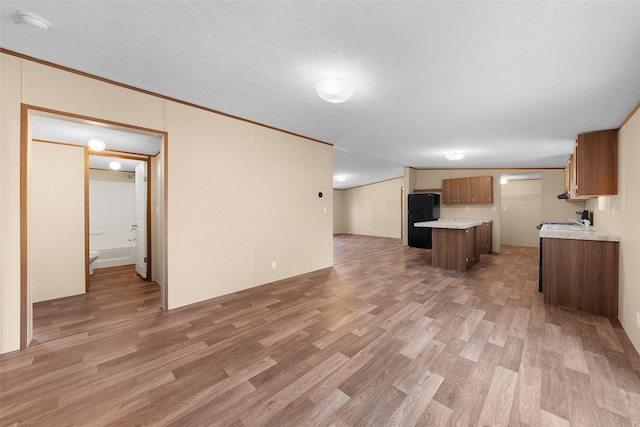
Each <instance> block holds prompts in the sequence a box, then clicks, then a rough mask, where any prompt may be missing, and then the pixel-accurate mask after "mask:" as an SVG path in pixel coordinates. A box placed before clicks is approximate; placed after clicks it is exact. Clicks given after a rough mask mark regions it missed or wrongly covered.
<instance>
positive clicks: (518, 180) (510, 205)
mask: <svg viewBox="0 0 640 427" xmlns="http://www.w3.org/2000/svg"><path fill="white" fill-rule="evenodd" d="M500 187H501V191H500V242H501V243H502V244H506V245H516V246H538V244H539V241H538V230H537V228H536V226H537V225H538V224H540V221H541V220H542V173H540V172H530V173H521V174H502V175H501V177H500Z"/></svg>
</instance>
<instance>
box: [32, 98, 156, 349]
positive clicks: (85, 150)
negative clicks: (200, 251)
mask: <svg viewBox="0 0 640 427" xmlns="http://www.w3.org/2000/svg"><path fill="white" fill-rule="evenodd" d="M21 126H22V129H21V176H20V179H21V199H20V208H21V209H20V211H21V251H20V262H21V272H22V273H21V279H20V280H21V291H20V292H21V298H20V301H21V303H20V305H21V314H20V344H21V348H25V347H26V346H28V344H29V342H30V341H31V338H32V331H33V306H32V304H33V302H34V300H33V298H32V291H33V287H34V285H36V286H37V283H34V280H38V278H40V279H42V278H43V277H46V281H47V283H52V281H56V280H57V279H56V278H55V277H54V275H52V274H50V272H47V271H46V270H47V268H48V266H51V265H55V264H56V263H58V262H62V263H63V264H64V263H67V262H68V263H69V264H70V265H73V268H71V269H70V270H69V271H73V272H75V273H73V274H75V275H76V276H79V273H78V272H79V271H81V269H80V268H78V263H81V265H82V271H83V272H84V274H82V276H84V277H83V278H84V280H83V282H84V291H85V292H86V291H88V279H89V254H90V226H89V197H88V190H89V188H88V187H89V179H88V177H89V171H90V168H89V158H90V157H91V156H90V155H92V154H96V152H94V151H92V149H90V148H89V146H88V142H89V140H90V139H92V138H96V139H100V140H102V141H103V142H106V144H105V147H104V151H100V152H99V154H100V157H107V158H109V157H111V158H112V159H113V158H120V159H128V158H131V159H133V160H135V161H137V163H139V162H140V161H144V163H145V164H146V165H147V170H148V177H149V179H148V187H147V188H148V190H149V191H148V197H147V200H146V202H145V205H146V208H147V209H146V216H147V219H148V220H147V221H146V223H147V224H148V225H149V232H148V233H145V240H146V242H145V244H144V246H145V248H147V250H148V267H149V269H148V272H149V279H151V280H154V281H156V282H157V283H158V284H159V285H160V295H161V301H160V306H161V307H162V308H163V309H166V307H167V294H168V283H167V255H166V254H167V251H166V239H165V236H166V229H167V225H166V210H167V196H166V164H167V163H166V142H167V134H166V132H163V131H157V130H153V129H147V128H140V127H136V126H131V125H127V124H122V123H115V122H110V121H104V120H100V119H96V118H91V117H86V116H79V115H75V114H69V113H65V112H60V111H53V110H49V109H41V108H38V107H33V106H27V105H23V106H22V120H21ZM116 137H117V138H116ZM116 140H117V142H115V141H116ZM154 144H155V145H154ZM42 147H46V149H45V150H42ZM69 153H72V155H71V156H69V155H68V154H69ZM56 159H57V160H60V163H57V162H56ZM38 162H39V163H38ZM38 165H47V166H48V169H47V168H44V169H45V170H44V171H40V170H39V166H38ZM60 165H64V166H62V167H60ZM56 168H57V169H56ZM67 169H69V170H72V171H74V172H72V173H71V174H68V173H66V171H67ZM79 170H82V176H83V177H84V179H82V178H80V181H82V182H80V183H77V182H76V181H75V178H70V177H71V176H75V177H76V178H77V177H78V171H79ZM60 171H65V173H61V172H60ZM41 172H42V173H41ZM59 175H60V176H62V178H60V179H58V178H59ZM64 179H67V182H68V183H69V185H64V184H62V185H61V183H62V182H64ZM43 183H44V185H43ZM47 185H49V187H48V188H50V189H52V191H51V192H49V191H45V192H44V193H52V194H48V195H47V197H48V198H44V197H42V194H43V191H42V189H43V188H45V189H47ZM38 186H40V187H38ZM81 193H83V194H81ZM69 194H71V196H70V198H69V197H68V198H69V199H70V200H72V203H71V204H69V206H76V207H78V206H79V204H78V203H79V202H78V201H79V200H82V203H83V208H80V209H79V210H80V211H81V212H80V215H81V217H82V218H84V221H83V220H80V219H78V217H77V214H78V213H77V212H75V208H74V213H73V217H74V218H75V220H73V221H71V220H69V221H66V222H65V221H61V222H60V223H63V222H65V224H66V227H67V229H65V226H62V225H60V224H59V223H56V222H50V223H49V224H47V223H46V221H47V220H48V217H47V216H46V215H43V212H44V211H37V210H35V211H34V207H35V206H49V207H50V206H53V205H56V204H57V205H58V206H60V205H64V203H60V201H59V200H58V198H57V196H58V195H61V196H64V197H67V196H68V195H69ZM69 206H67V207H69ZM61 212H64V211H61ZM67 212H70V211H69V210H67ZM64 216H65V214H64V213H63V214H62V217H64ZM37 218H40V219H41V221H40V226H41V227H40V228H38V227H37V226H38V219H37ZM43 218H44V219H45V220H42V219H43ZM43 224H44V225H43ZM130 225H131V224H130ZM78 230H81V234H83V235H84V238H82V239H81V238H79V237H78ZM67 231H71V232H70V233H69V234H67ZM42 242H45V244H44V245H43V243H42ZM47 245H48V247H49V248H52V250H49V251H43V250H41V249H42V247H43V246H47ZM60 253H64V254H68V255H64V256H60ZM78 253H81V254H82V256H78V257H76V256H74V255H76V254H78ZM43 254H44V255H43ZM47 254H56V255H58V257H57V258H56V257H55V256H53V255H52V256H49V255H47ZM71 254H73V255H71ZM36 255H37V256H36ZM47 257H48V258H50V259H49V260H48V261H46V260H45V258H47ZM54 258H55V259H54ZM62 269H63V270H64V268H62ZM40 270H42V271H40ZM43 272H44V273H48V275H46V274H43ZM78 280H79V277H74V281H78ZM80 280H81V278H80ZM56 292H58V291H57V290H56ZM59 292H61V295H56V294H55V292H54V293H53V295H52V297H53V298H59V297H63V296H68V295H73V294H78V293H83V292H82V289H80V290H78V288H77V287H75V288H73V289H71V290H69V289H65V290H62V291H59ZM65 293H66V295H65Z"/></svg>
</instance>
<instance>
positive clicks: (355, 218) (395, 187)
mask: <svg viewBox="0 0 640 427" xmlns="http://www.w3.org/2000/svg"><path fill="white" fill-rule="evenodd" d="M403 185H404V179H403V178H397V179H391V180H388V181H382V182H378V183H375V184H370V185H364V186H362V187H356V188H352V189H349V190H344V231H345V232H346V233H350V234H361V235H365V236H378V237H393V238H397V239H399V238H401V237H402V205H401V202H402V198H401V197H402V186H403Z"/></svg>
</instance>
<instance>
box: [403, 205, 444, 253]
mask: <svg viewBox="0 0 640 427" xmlns="http://www.w3.org/2000/svg"><path fill="white" fill-rule="evenodd" d="M408 208H409V213H408V215H409V217H408V218H409V221H408V226H407V229H408V235H409V239H408V240H409V242H408V243H409V246H411V247H412V248H424V249H431V228H430V227H414V226H413V224H414V223H416V222H424V221H435V220H437V219H438V218H440V195H439V194H434V193H424V194H409V207H408Z"/></svg>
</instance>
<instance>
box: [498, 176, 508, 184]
mask: <svg viewBox="0 0 640 427" xmlns="http://www.w3.org/2000/svg"><path fill="white" fill-rule="evenodd" d="M507 182H509V180H508V179H507V178H505V177H502V178H500V184H502V185H505V184H506V183H507Z"/></svg>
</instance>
